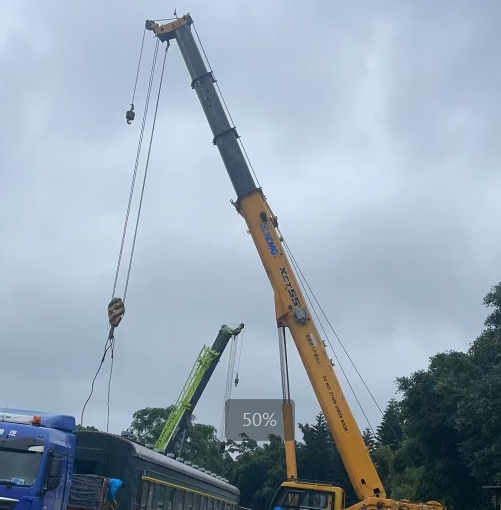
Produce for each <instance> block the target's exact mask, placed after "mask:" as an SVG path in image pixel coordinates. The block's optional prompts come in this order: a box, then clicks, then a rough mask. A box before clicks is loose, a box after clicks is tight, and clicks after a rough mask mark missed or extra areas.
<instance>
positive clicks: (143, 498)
mask: <svg viewBox="0 0 501 510" xmlns="http://www.w3.org/2000/svg"><path fill="white" fill-rule="evenodd" d="M148 485H149V483H148V482H147V481H146V480H143V486H142V487H141V508H146V500H147V499H148Z"/></svg>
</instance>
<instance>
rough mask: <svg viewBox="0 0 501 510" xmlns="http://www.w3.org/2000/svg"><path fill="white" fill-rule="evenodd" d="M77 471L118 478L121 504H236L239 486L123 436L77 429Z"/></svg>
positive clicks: (207, 509)
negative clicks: (121, 484)
mask: <svg viewBox="0 0 501 510" xmlns="http://www.w3.org/2000/svg"><path fill="white" fill-rule="evenodd" d="M75 435H76V437H77V447H76V452H75V465H74V468H73V472H74V473H75V474H79V475H99V476H102V477H105V478H118V479H120V480H122V482H123V483H124V487H123V488H120V489H119V490H118V492H117V496H116V498H117V503H118V507H119V509H120V510H237V507H238V505H239V500H240V492H239V490H238V489H237V488H236V487H234V486H233V485H230V484H229V483H228V481H227V480H225V479H223V478H221V477H218V476H216V475H215V474H214V473H206V472H204V471H202V470H201V469H198V468H197V467H194V466H191V465H189V464H188V463H184V462H183V461H182V460H175V459H173V458H171V457H168V456H166V455H162V454H161V453H157V452H154V451H152V450H150V449H148V448H146V447H144V446H142V445H140V444H137V443H135V442H133V441H131V440H129V439H126V438H124V437H121V436H115V435H112V434H107V433H104V432H95V431H88V430H82V431H78V432H76V434H75Z"/></svg>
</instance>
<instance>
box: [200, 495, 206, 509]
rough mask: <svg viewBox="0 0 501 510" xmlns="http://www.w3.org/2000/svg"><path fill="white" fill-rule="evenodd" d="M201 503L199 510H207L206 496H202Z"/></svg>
mask: <svg viewBox="0 0 501 510" xmlns="http://www.w3.org/2000/svg"><path fill="white" fill-rule="evenodd" d="M201 501H202V503H201V505H200V510H207V496H202V497H201Z"/></svg>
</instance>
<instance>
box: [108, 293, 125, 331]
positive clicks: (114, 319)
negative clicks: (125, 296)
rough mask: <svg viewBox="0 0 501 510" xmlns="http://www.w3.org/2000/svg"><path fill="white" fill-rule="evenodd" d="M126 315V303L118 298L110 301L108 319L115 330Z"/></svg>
mask: <svg viewBox="0 0 501 510" xmlns="http://www.w3.org/2000/svg"><path fill="white" fill-rule="evenodd" d="M124 313H125V305H124V302H123V301H122V300H121V299H120V298H118V297H116V298H113V299H112V300H111V301H110V304H109V305H108V319H109V321H110V324H111V326H112V327H113V328H116V327H118V325H119V324H120V321H121V320H122V318H123V316H124Z"/></svg>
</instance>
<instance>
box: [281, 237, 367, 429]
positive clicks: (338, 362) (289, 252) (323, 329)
mask: <svg viewBox="0 0 501 510" xmlns="http://www.w3.org/2000/svg"><path fill="white" fill-rule="evenodd" d="M280 237H282V239H283V236H282V234H281V233H280ZM282 242H283V245H284V246H285V250H286V251H287V254H288V255H289V257H290V259H291V261H292V264H293V266H294V269H295V270H296V271H297V272H298V273H299V274H300V275H301V276H300V279H299V284H300V285H301V286H302V287H303V290H304V291H305V294H306V299H307V300H308V302H309V303H310V306H311V308H312V310H313V313H314V314H315V316H316V318H317V321H318V323H319V325H320V327H321V328H322V331H323V333H324V335H325V337H326V338H327V341H328V342H329V345H330V347H331V349H332V352H333V354H334V357H335V358H336V361H337V364H338V365H339V368H340V369H341V372H342V373H343V375H344V377H345V379H346V382H347V383H348V386H349V387H350V390H351V392H352V393H353V396H354V397H355V400H356V402H357V404H358V407H359V408H360V410H361V411H362V414H363V415H364V418H365V420H366V421H367V424H368V425H369V428H370V429H371V430H372V433H375V432H374V429H373V428H372V425H371V422H370V421H369V418H368V417H367V415H366V414H365V411H364V408H363V406H362V404H361V402H360V400H359V399H358V397H357V394H356V393H355V390H354V389H353V386H352V385H351V382H350V379H349V378H348V376H347V375H346V372H345V371H344V368H343V365H342V364H341V362H340V361H339V358H338V357H337V354H336V351H335V350H334V348H333V347H332V344H331V342H330V340H329V336H328V335H327V332H326V331H325V328H324V326H323V324H322V321H321V320H320V317H319V316H318V313H317V311H316V309H315V307H314V306H313V303H312V301H311V299H310V296H309V294H308V292H307V291H306V289H305V287H304V285H303V283H302V279H303V280H304V281H305V283H306V284H307V282H306V279H305V278H304V276H303V273H302V272H301V269H300V267H299V265H298V264H297V262H296V260H295V258H294V256H293V255H292V252H291V251H290V249H289V247H288V245H287V243H286V242H285V241H282ZM308 288H309V287H308ZM310 292H311V290H310Z"/></svg>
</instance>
